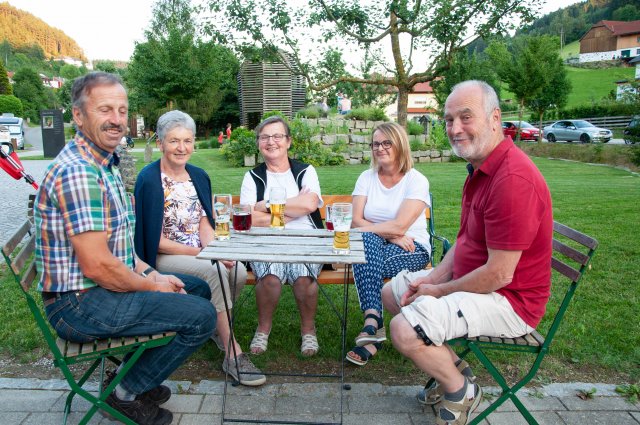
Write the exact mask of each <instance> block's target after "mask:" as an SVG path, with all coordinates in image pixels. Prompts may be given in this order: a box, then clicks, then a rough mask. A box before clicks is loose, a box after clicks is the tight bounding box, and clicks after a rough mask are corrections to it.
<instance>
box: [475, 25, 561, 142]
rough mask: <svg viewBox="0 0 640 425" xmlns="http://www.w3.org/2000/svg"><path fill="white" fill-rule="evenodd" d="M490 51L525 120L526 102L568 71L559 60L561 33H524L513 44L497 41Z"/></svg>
mask: <svg viewBox="0 0 640 425" xmlns="http://www.w3.org/2000/svg"><path fill="white" fill-rule="evenodd" d="M486 52H487V54H488V55H489V57H490V58H491V60H492V61H493V63H494V65H495V67H496V70H497V72H498V76H499V77H500V79H501V80H502V81H503V82H505V83H506V84H507V86H508V87H509V91H511V92H512V93H513V94H514V95H515V97H516V99H517V101H518V104H519V105H520V108H519V111H518V121H522V113H523V110H524V106H525V104H527V103H528V102H530V101H532V100H533V99H536V98H538V97H539V96H541V94H542V92H543V90H545V89H546V88H547V86H550V85H552V84H553V82H554V78H555V76H556V74H557V73H558V72H563V71H564V68H563V67H562V66H561V62H559V61H560V56H559V42H558V39H557V37H551V36H540V37H528V36H522V37H518V38H516V39H514V40H512V44H511V45H510V46H508V45H507V44H506V43H505V42H503V41H494V42H492V43H491V44H490V45H489V47H488V48H487V50H486ZM550 65H551V66H550ZM565 78H566V76H565ZM567 94H568V93H567ZM565 101H566V99H565ZM547 107H548V106H547ZM519 139H520V130H518V133H517V134H516V140H519Z"/></svg>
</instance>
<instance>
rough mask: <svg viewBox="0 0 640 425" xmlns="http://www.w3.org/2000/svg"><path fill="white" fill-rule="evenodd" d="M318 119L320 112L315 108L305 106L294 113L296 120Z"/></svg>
mask: <svg viewBox="0 0 640 425" xmlns="http://www.w3.org/2000/svg"><path fill="white" fill-rule="evenodd" d="M298 117H300V118H318V117H320V110H319V109H318V108H317V107H316V106H307V107H306V108H304V109H300V110H299V111H298V112H296V118H298Z"/></svg>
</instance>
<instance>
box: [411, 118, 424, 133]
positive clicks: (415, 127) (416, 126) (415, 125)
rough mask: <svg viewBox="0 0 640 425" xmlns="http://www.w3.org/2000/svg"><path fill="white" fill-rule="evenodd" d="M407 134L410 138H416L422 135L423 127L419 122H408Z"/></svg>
mask: <svg viewBox="0 0 640 425" xmlns="http://www.w3.org/2000/svg"><path fill="white" fill-rule="evenodd" d="M407 133H409V134H410V135H412V136H418V135H420V134H423V133H424V127H423V126H422V124H420V123H419V122H416V121H409V122H407Z"/></svg>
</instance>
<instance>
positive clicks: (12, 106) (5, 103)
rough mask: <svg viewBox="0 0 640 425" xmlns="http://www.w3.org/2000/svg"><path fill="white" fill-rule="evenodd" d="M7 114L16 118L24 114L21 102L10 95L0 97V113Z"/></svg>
mask: <svg viewBox="0 0 640 425" xmlns="http://www.w3.org/2000/svg"><path fill="white" fill-rule="evenodd" d="M4 112H9V113H12V114H13V115H15V116H16V117H21V116H22V114H23V113H24V110H23V108H22V102H20V99H18V98H17V97H15V96H12V95H0V113H4Z"/></svg>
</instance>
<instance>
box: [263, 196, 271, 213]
mask: <svg viewBox="0 0 640 425" xmlns="http://www.w3.org/2000/svg"><path fill="white" fill-rule="evenodd" d="M264 208H265V209H266V210H267V212H268V213H269V214H271V202H269V200H268V199H267V200H266V201H264Z"/></svg>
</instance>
